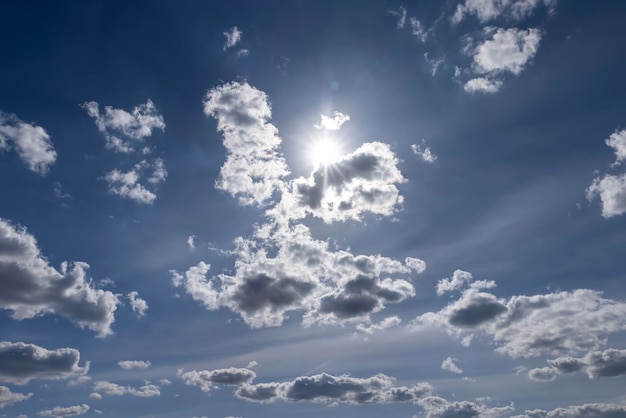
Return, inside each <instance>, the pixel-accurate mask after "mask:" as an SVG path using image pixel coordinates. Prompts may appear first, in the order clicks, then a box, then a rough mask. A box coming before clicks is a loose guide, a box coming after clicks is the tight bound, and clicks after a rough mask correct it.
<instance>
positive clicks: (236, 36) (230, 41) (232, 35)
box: [223, 26, 243, 51]
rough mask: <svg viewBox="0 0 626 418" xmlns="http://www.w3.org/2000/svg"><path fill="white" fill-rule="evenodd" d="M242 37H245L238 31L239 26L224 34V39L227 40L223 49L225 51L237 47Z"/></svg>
mask: <svg viewBox="0 0 626 418" xmlns="http://www.w3.org/2000/svg"><path fill="white" fill-rule="evenodd" d="M241 35H243V32H241V31H240V30H239V29H237V26H233V27H232V28H230V29H229V30H228V31H226V32H224V37H225V38H226V42H225V43H224V48H223V49H224V51H226V50H227V49H228V48H231V47H233V46H235V45H237V43H238V42H239V41H240V40H241Z"/></svg>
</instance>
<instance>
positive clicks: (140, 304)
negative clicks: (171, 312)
mask: <svg viewBox="0 0 626 418" xmlns="http://www.w3.org/2000/svg"><path fill="white" fill-rule="evenodd" d="M128 300H129V301H130V306H131V307H132V309H133V312H135V313H136V314H137V316H139V317H142V316H144V315H145V314H146V311H147V310H148V303H147V302H146V301H145V300H143V299H141V298H140V297H139V293H137V292H136V291H134V290H133V291H132V292H130V293H129V294H128Z"/></svg>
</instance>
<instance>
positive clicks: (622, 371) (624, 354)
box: [528, 348, 626, 382]
mask: <svg viewBox="0 0 626 418" xmlns="http://www.w3.org/2000/svg"><path fill="white" fill-rule="evenodd" d="M548 364H549V366H548V367H542V368H537V369H532V370H530V371H529V372H528V377H530V379H531V380H535V381H539V382H550V381H552V380H555V379H556V378H557V376H558V375H560V374H566V373H575V372H578V371H585V372H586V373H587V376H589V378H590V379H595V378H598V377H613V376H621V375H626V350H618V349H614V348H611V349H608V350H604V351H590V352H589V353H587V355H585V356H584V357H581V358H576V357H569V356H567V357H559V358H556V359H554V360H548Z"/></svg>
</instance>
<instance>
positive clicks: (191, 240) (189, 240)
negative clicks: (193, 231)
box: [187, 235, 196, 250]
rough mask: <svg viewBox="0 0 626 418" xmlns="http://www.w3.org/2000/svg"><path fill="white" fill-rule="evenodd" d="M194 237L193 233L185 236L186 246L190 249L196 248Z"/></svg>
mask: <svg viewBox="0 0 626 418" xmlns="http://www.w3.org/2000/svg"><path fill="white" fill-rule="evenodd" d="M195 239H196V236H195V235H189V237H187V246H188V247H189V249H190V250H194V249H195V248H196V244H195Z"/></svg>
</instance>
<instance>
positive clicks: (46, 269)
mask: <svg viewBox="0 0 626 418" xmlns="http://www.w3.org/2000/svg"><path fill="white" fill-rule="evenodd" d="M0 248H2V249H3V252H2V254H0V288H1V289H2V292H0V308H3V309H8V310H10V311H11V312H12V313H11V316H12V318H13V319H17V320H22V319H27V318H34V317H36V316H38V315H43V314H46V313H54V314H57V315H61V316H64V317H66V318H68V319H69V320H71V321H73V322H75V323H76V324H78V325H80V326H81V327H85V328H88V329H90V330H93V331H96V332H97V333H98V336H100V337H104V336H106V335H109V334H111V332H112V331H111V324H112V323H113V322H114V321H115V316H114V313H115V310H116V309H117V305H118V304H119V303H120V301H119V299H118V298H117V296H116V295H115V294H113V293H111V292H109V291H104V290H102V289H98V288H97V287H96V286H95V285H94V283H93V281H92V279H90V278H89V277H88V276H87V270H88V269H89V265H88V264H87V263H84V262H73V263H68V262H63V263H61V267H60V269H59V270H57V269H55V268H54V267H52V266H51V265H50V264H49V263H48V261H47V260H46V258H45V257H44V256H43V255H42V254H41V252H40V250H39V248H38V247H37V241H36V239H35V237H34V236H33V235H31V234H29V233H28V232H27V231H26V229H25V228H22V227H19V226H14V225H13V224H11V223H10V222H9V221H8V220H5V219H0Z"/></svg>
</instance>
